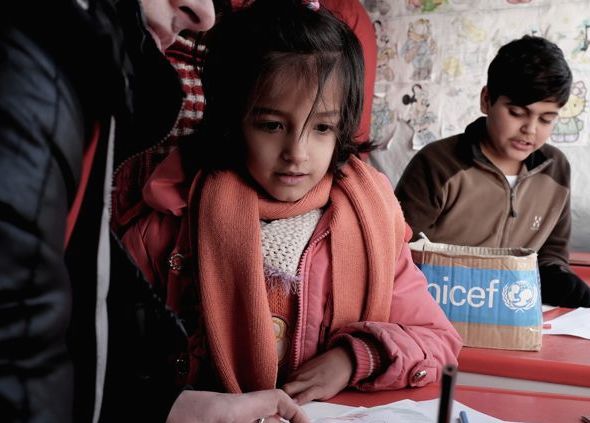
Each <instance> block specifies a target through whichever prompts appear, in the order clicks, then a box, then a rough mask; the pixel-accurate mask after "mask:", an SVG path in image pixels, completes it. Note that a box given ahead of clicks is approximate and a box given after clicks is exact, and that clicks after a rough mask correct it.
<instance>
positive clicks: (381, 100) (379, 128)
mask: <svg viewBox="0 0 590 423" xmlns="http://www.w3.org/2000/svg"><path fill="white" fill-rule="evenodd" d="M394 119H395V112H394V111H393V110H391V108H390V107H389V104H387V98H386V96H385V94H378V93H375V98H374V99H373V111H372V113H371V138H372V139H374V140H385V139H386V134H387V132H386V131H388V129H389V127H390V126H391V125H393V122H394Z"/></svg>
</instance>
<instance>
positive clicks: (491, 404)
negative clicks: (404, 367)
mask: <svg viewBox="0 0 590 423" xmlns="http://www.w3.org/2000/svg"><path fill="white" fill-rule="evenodd" d="M439 390H440V388H439V386H438V385H436V384H432V385H428V386H425V387H423V388H416V389H401V390H398V391H382V392H371V393H366V392H353V391H345V392H342V393H340V394H338V395H337V396H335V397H334V398H332V399H330V402H332V403H336V404H343V405H352V406H357V407H358V406H365V407H373V406H377V405H383V404H388V403H391V402H395V401H400V400H403V399H411V400H414V401H424V400H430V399H434V398H437V397H438V396H439ZM455 400H457V401H459V402H461V403H463V404H465V405H467V406H469V407H471V408H473V409H475V410H478V411H481V412H482V413H485V414H488V415H490V416H493V417H496V418H499V419H502V420H510V421H521V422H538V423H544V422H547V423H569V422H571V423H574V422H576V423H579V422H580V416H582V415H590V398H583V397H576V396H570V395H557V394H547V393H539V392H524V391H509V390H504V389H494V388H483V387H471V386H456V387H455Z"/></svg>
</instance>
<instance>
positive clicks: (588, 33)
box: [572, 20, 590, 63]
mask: <svg viewBox="0 0 590 423" xmlns="http://www.w3.org/2000/svg"><path fill="white" fill-rule="evenodd" d="M576 41H577V42H578V44H577V45H576V47H575V48H574V51H573V52H572V59H573V60H575V61H577V62H581V63H584V62H586V63H589V62H590V20H585V21H584V23H583V25H582V26H581V28H580V30H579V31H578V36H577V37H576Z"/></svg>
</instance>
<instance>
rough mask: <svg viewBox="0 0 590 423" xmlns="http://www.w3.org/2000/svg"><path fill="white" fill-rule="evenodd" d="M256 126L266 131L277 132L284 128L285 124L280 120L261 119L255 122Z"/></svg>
mask: <svg viewBox="0 0 590 423" xmlns="http://www.w3.org/2000/svg"><path fill="white" fill-rule="evenodd" d="M254 126H255V127H256V128H258V129H261V130H263V131H266V132H271V133H272V132H277V131H280V130H281V129H283V128H284V127H285V126H284V125H283V124H282V123H281V122H278V121H274V120H260V121H256V122H254Z"/></svg>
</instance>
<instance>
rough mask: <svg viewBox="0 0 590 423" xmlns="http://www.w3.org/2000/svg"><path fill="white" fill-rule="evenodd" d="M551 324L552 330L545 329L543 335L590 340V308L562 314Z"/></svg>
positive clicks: (550, 321) (551, 321)
mask: <svg viewBox="0 0 590 423" xmlns="http://www.w3.org/2000/svg"><path fill="white" fill-rule="evenodd" d="M547 323H550V324H551V328H550V329H543V335H572V336H579V337H580V338H586V339H590V308H582V307H580V308H577V309H575V310H573V311H570V312H569V313H566V314H562V315H561V316H559V317H556V318H555V319H553V320H549V321H546V322H545V324H547Z"/></svg>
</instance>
